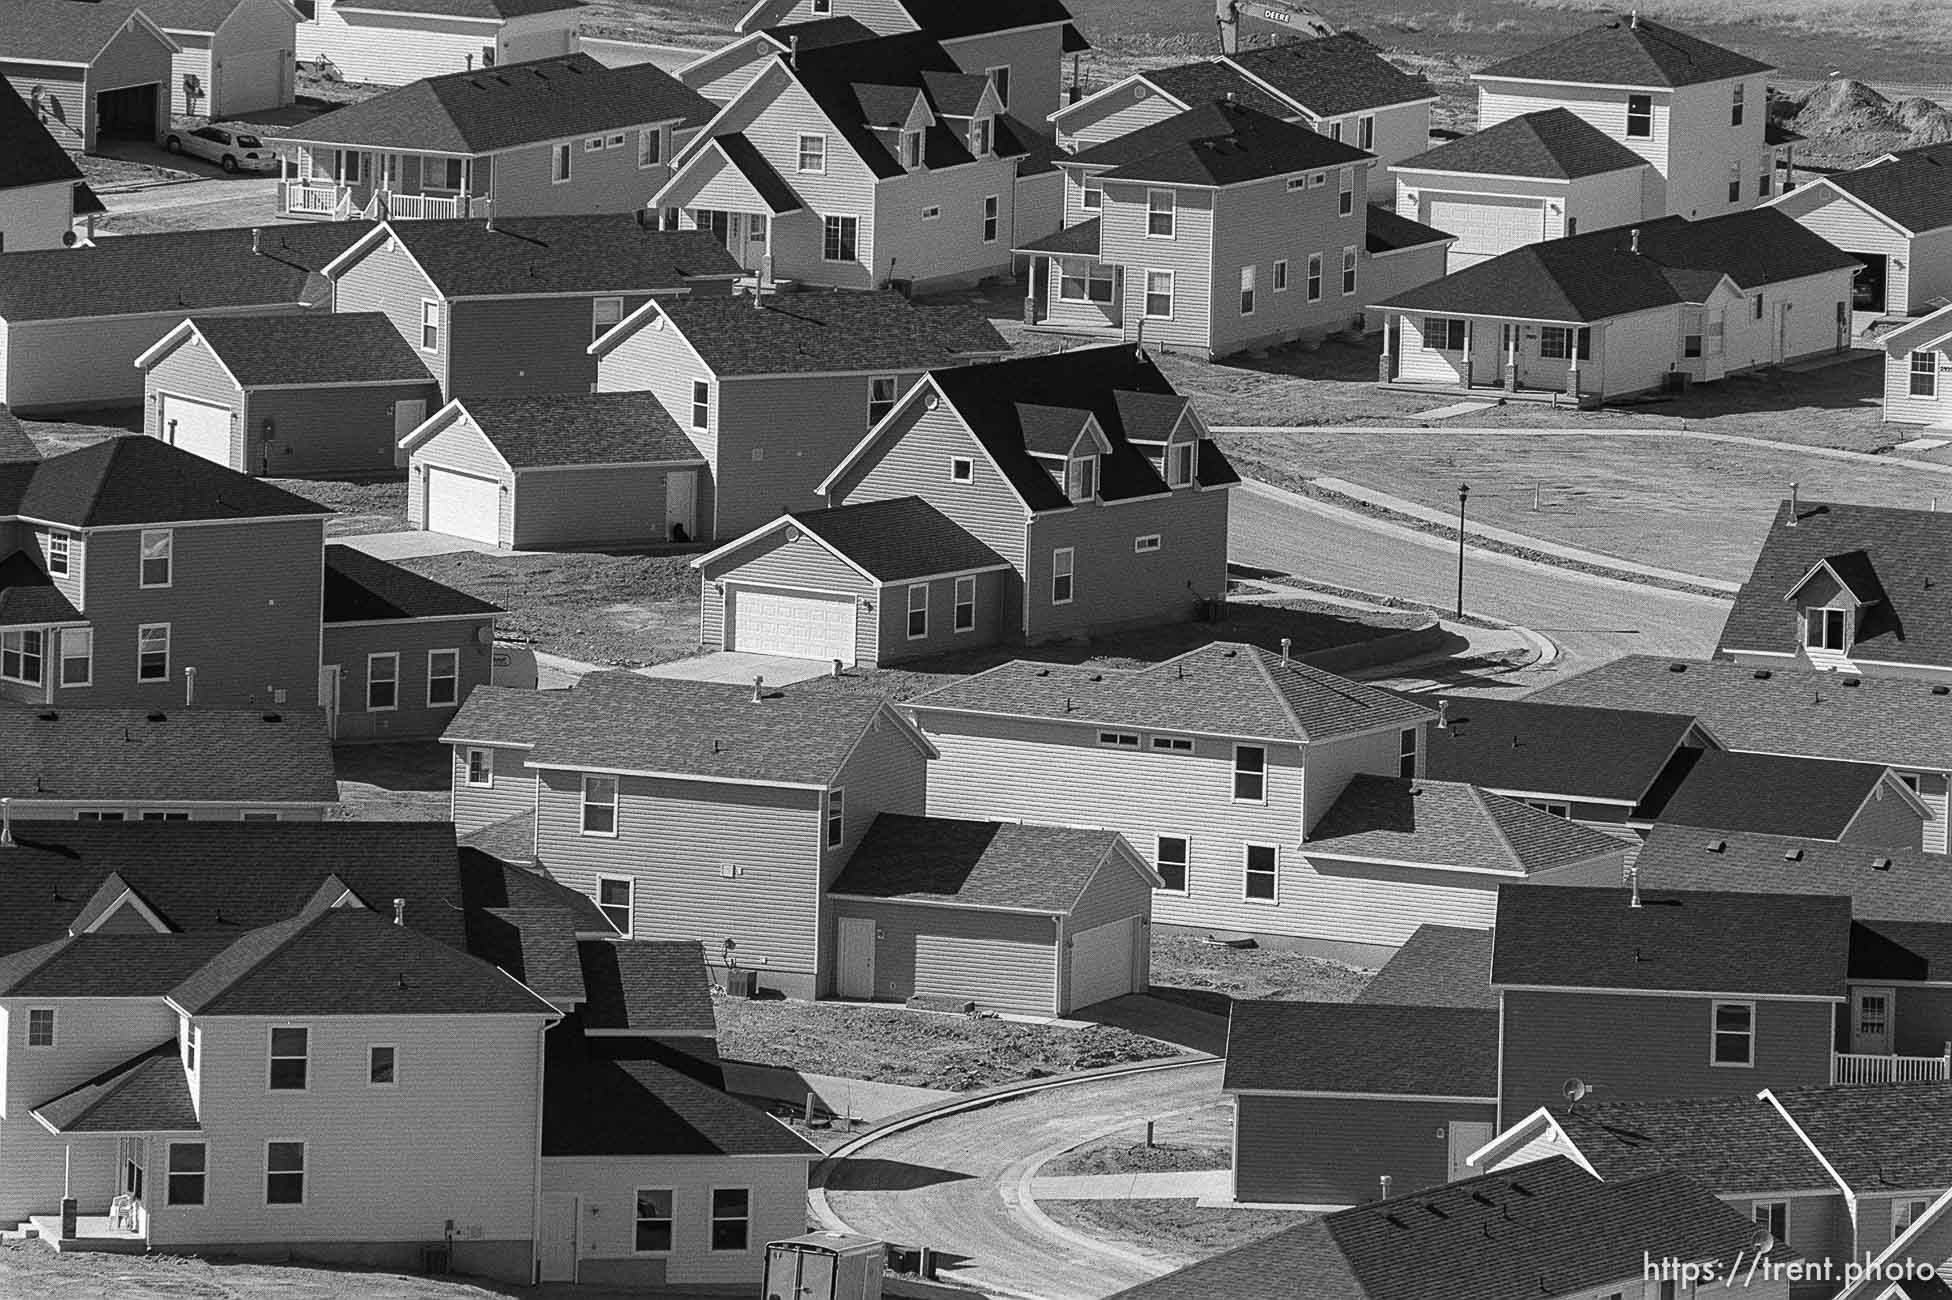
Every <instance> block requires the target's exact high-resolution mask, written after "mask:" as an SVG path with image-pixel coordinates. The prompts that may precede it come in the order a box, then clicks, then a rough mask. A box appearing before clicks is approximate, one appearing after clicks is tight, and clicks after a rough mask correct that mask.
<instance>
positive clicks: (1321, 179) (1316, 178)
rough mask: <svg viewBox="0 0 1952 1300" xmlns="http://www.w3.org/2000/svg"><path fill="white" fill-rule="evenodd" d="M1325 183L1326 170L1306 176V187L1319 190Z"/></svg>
mask: <svg viewBox="0 0 1952 1300" xmlns="http://www.w3.org/2000/svg"><path fill="white" fill-rule="evenodd" d="M1326 184H1328V173H1327V172H1316V173H1314V174H1313V175H1311V176H1310V177H1309V178H1308V188H1309V189H1311V190H1319V189H1320V188H1322V186H1324V185H1326Z"/></svg>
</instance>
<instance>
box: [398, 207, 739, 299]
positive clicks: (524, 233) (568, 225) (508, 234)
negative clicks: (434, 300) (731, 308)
mask: <svg viewBox="0 0 1952 1300" xmlns="http://www.w3.org/2000/svg"><path fill="white" fill-rule="evenodd" d="M391 229H392V232H393V237H394V238H395V239H397V240H399V241H400V243H401V245H402V246H403V247H405V248H406V250H407V252H409V253H410V254H412V255H413V259H414V261H416V262H418V263H419V264H420V267H421V269H422V270H424V271H425V272H426V273H427V275H428V277H429V278H431V279H432V280H433V282H434V284H435V286H436V287H437V288H438V289H439V290H440V291H441V293H443V294H444V295H446V296H447V297H449V298H495V297H501V296H503V295H507V294H526V293H592V294H596V293H650V292H653V291H655V290H658V289H681V288H684V287H686V285H687V283H688V282H689V281H691V280H694V279H699V278H713V279H727V280H729V279H731V278H732V277H735V276H737V275H738V274H739V264H738V263H737V262H735V261H733V260H732V255H731V254H730V253H728V252H726V251H725V245H723V244H721V243H719V241H718V237H717V236H715V235H714V234H712V232H711V231H709V230H655V229H650V228H647V227H645V226H643V225H641V224H639V222H638V219H637V214H635V213H632V212H616V213H606V214H603V215H599V216H572V217H507V218H504V219H502V220H500V221H497V222H495V225H494V229H492V230H491V229H489V228H488V226H487V224H486V223H484V222H480V221H461V220H455V221H402V222H400V223H399V224H398V225H395V226H393V227H391Z"/></svg>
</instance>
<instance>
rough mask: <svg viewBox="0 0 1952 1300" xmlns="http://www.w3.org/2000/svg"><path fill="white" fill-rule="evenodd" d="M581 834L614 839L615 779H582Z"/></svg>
mask: <svg viewBox="0 0 1952 1300" xmlns="http://www.w3.org/2000/svg"><path fill="white" fill-rule="evenodd" d="M583 834H585V835H607V836H610V837H611V838H613V839H614V838H615V837H616V834H617V778H616V777H614V776H586V777H584V778H583Z"/></svg>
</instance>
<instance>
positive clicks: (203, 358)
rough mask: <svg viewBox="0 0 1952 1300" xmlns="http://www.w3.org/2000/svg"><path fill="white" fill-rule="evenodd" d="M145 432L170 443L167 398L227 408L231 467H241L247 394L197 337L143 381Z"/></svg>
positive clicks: (149, 373) (165, 359)
mask: <svg viewBox="0 0 1952 1300" xmlns="http://www.w3.org/2000/svg"><path fill="white" fill-rule="evenodd" d="M142 385H143V399H144V400H143V407H142V431H143V432H144V433H146V434H148V435H149V436H150V437H152V438H160V439H162V440H163V441H165V442H167V441H169V430H168V429H166V428H164V427H163V409H162V408H163V404H162V401H161V398H162V397H163V396H164V395H168V396H170V397H185V398H188V399H189V400H191V401H193V402H202V403H204V404H205V405H208V406H221V407H226V408H228V409H229V410H230V413H231V439H230V441H231V448H230V460H229V462H228V464H229V466H230V468H232V469H239V468H241V465H240V462H241V461H242V459H243V457H242V455H241V453H240V449H239V447H238V443H239V442H241V441H242V440H243V439H242V438H240V437H239V434H238V430H239V427H240V425H241V424H242V419H243V409H244V395H243V393H241V392H240V391H239V390H238V387H237V385H236V384H235V383H234V382H233V381H232V380H231V377H230V373H229V372H228V371H226V370H225V369H224V367H223V363H222V362H220V361H218V360H217V358H216V356H215V355H214V354H213V353H212V352H211V350H210V349H209V348H208V347H207V346H205V345H204V342H203V340H202V339H201V338H200V337H199V336H197V335H194V334H193V335H191V336H190V337H189V338H187V339H185V340H183V342H181V343H180V344H178V345H177V346H176V347H175V348H174V349H173V350H172V351H171V352H170V354H169V355H168V356H166V357H164V358H163V359H162V360H160V361H158V362H157V363H156V364H155V365H153V366H151V367H150V368H149V371H148V373H147V374H146V375H144V376H143V379H142Z"/></svg>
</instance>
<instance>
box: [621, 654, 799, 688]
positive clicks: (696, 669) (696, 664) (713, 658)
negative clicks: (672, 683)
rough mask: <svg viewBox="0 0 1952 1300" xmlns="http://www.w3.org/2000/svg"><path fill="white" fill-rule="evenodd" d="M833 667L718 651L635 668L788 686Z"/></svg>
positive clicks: (652, 673)
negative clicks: (755, 680)
mask: <svg viewBox="0 0 1952 1300" xmlns="http://www.w3.org/2000/svg"><path fill="white" fill-rule="evenodd" d="M833 670H834V663H833V660H831V659H789V658H787V657H786V656H785V655H756V654H747V653H745V652H744V651H742V650H721V651H719V652H718V653H716V654H708V655H700V656H698V657H697V658H696V659H679V660H677V661H675V662H673V663H668V664H653V665H652V666H651V667H649V668H639V669H638V670H637V671H638V672H640V673H642V674H644V676H646V677H672V678H676V679H677V680H679V681H686V682H737V683H738V684H739V685H741V686H750V685H752V679H753V678H755V677H763V678H765V679H766V685H768V686H791V685H793V683H795V682H804V681H810V680H812V679H813V678H815V677H824V676H826V675H827V674H828V673H830V672H832V671H833Z"/></svg>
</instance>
